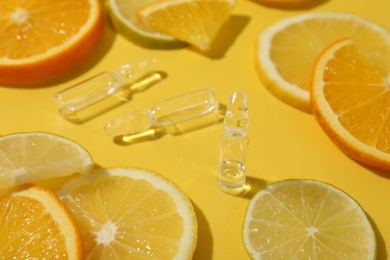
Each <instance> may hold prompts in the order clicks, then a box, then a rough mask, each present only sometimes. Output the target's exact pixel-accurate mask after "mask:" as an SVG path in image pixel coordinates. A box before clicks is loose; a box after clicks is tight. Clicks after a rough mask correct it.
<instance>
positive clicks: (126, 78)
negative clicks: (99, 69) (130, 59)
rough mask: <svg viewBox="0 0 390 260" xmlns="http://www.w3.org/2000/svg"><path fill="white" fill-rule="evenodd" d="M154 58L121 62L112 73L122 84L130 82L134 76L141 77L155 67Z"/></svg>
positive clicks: (155, 61)
mask: <svg viewBox="0 0 390 260" xmlns="http://www.w3.org/2000/svg"><path fill="white" fill-rule="evenodd" d="M156 65H157V60H156V59H155V58H151V59H145V60H141V61H139V62H137V63H131V64H123V65H121V66H120V67H119V68H118V70H117V71H116V72H115V73H114V74H115V75H116V76H117V78H118V80H119V81H120V82H121V83H122V84H128V83H132V82H133V81H134V78H135V77H137V78H139V77H142V76H145V75H147V74H148V73H150V72H151V71H153V70H155V69H156Z"/></svg>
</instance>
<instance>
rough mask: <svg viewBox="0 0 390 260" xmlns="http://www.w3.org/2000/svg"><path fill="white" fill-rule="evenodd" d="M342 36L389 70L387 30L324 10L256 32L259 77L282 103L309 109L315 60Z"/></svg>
mask: <svg viewBox="0 0 390 260" xmlns="http://www.w3.org/2000/svg"><path fill="white" fill-rule="evenodd" d="M343 37H351V38H352V39H353V40H354V41H356V44H357V45H358V46H359V47H360V48H361V49H362V50H363V51H364V53H365V55H367V56H368V57H369V59H370V60H371V61H372V62H373V63H374V64H376V63H379V64H381V67H380V69H381V70H383V71H389V68H390V59H387V58H385V57H388V56H389V55H390V33H389V32H388V30H386V29H385V28H383V27H381V26H379V25H378V24H376V23H374V22H371V21H368V20H366V19H364V18H361V17H358V16H356V15H352V14H345V13H335V12H325V13H309V14H302V15H297V16H293V17H290V18H287V19H284V20H282V21H280V22H278V23H276V24H274V25H272V26H270V27H269V28H268V29H266V30H265V31H263V32H261V33H260V34H259V37H258V43H257V48H258V52H257V68H258V72H259V76H260V79H261V80H262V82H263V84H264V86H265V87H266V88H267V89H268V90H269V91H270V92H271V93H273V94H274V95H275V96H276V97H278V98H279V99H281V100H282V101H284V102H285V103H287V104H289V105H292V106H294V107H296V108H299V109H301V110H303V111H306V112H311V107H310V94H309V88H310V78H311V72H312V70H313V66H314V64H315V61H316V59H317V58H318V55H319V54H320V53H321V52H322V50H323V49H324V48H326V47H327V46H328V45H329V44H331V43H332V42H334V41H335V40H338V39H340V38H343Z"/></svg>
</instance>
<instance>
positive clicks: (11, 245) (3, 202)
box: [0, 186, 83, 259]
mask: <svg viewBox="0 0 390 260" xmlns="http://www.w3.org/2000/svg"><path fill="white" fill-rule="evenodd" d="M0 210H1V218H0V255H1V256H2V257H3V258H5V259H16V258H19V259H82V256H83V247H82V242H81V236H80V234H79V232H78V230H77V228H76V227H75V225H74V222H73V220H72V217H71V215H70V213H69V212H68V211H67V209H66V208H65V206H64V205H63V204H62V202H61V201H60V200H59V199H58V198H57V197H56V195H55V194H54V193H52V192H50V191H49V190H46V189H42V188H40V187H38V186H34V187H30V188H28V189H25V190H22V191H19V192H15V193H13V194H12V195H7V196H0Z"/></svg>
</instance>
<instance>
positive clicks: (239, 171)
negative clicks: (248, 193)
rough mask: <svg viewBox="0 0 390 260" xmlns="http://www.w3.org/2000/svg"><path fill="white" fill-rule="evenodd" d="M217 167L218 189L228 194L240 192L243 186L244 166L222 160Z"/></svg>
mask: <svg viewBox="0 0 390 260" xmlns="http://www.w3.org/2000/svg"><path fill="white" fill-rule="evenodd" d="M219 167H220V168H219V174H218V185H219V187H220V188H221V189H222V190H224V191H226V192H230V193H239V192H241V191H242V190H243V189H244V185H245V165H244V164H243V163H242V162H239V161H233V160H224V161H222V162H221V164H220V166H219Z"/></svg>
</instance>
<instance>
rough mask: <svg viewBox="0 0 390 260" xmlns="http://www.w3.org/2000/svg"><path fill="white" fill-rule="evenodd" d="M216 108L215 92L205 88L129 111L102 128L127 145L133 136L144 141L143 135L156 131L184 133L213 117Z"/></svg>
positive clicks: (217, 105)
mask: <svg viewBox="0 0 390 260" xmlns="http://www.w3.org/2000/svg"><path fill="white" fill-rule="evenodd" d="M218 108H219V103H218V101H217V99H216V98H215V94H214V90H213V89H212V88H206V89H201V90H198V91H194V92H191V93H187V94H184V95H181V96H177V97H173V98H169V99H166V100H163V101H160V102H157V103H155V104H153V105H152V106H151V107H150V108H148V109H145V110H136V111H132V112H130V113H128V114H126V115H125V116H122V117H119V118H116V119H114V120H111V121H108V122H106V123H105V124H104V127H103V128H104V131H105V132H106V134H107V135H109V136H112V137H114V138H122V139H123V141H124V142H126V140H127V142H130V140H133V139H134V138H135V137H137V138H138V137H142V138H145V134H146V133H149V134H151V135H152V136H153V135H155V134H157V132H158V131H163V132H165V133H167V134H175V133H176V132H180V131H182V132H185V131H184V130H183V128H184V126H186V127H190V128H191V129H193V128H196V127H198V125H195V124H199V122H200V121H198V120H199V119H200V118H205V117H206V116H207V115H216V114H217V112H218ZM195 119H197V120H195ZM215 120H216V119H214V122H215ZM191 122H193V124H194V125H191ZM188 124H190V125H191V126H188ZM133 137H134V138H133Z"/></svg>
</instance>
